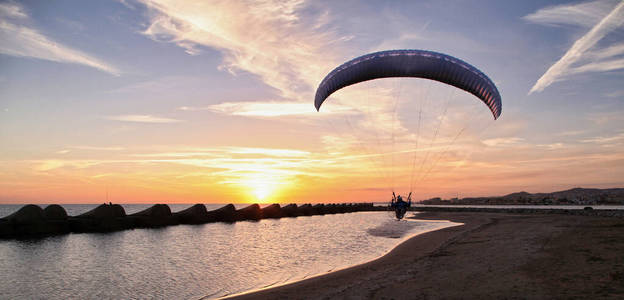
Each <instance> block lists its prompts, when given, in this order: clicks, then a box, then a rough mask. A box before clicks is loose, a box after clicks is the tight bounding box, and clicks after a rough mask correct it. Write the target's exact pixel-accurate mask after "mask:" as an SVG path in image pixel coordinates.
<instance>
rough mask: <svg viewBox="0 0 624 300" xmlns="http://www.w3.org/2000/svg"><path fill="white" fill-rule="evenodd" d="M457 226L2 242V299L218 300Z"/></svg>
mask: <svg viewBox="0 0 624 300" xmlns="http://www.w3.org/2000/svg"><path fill="white" fill-rule="evenodd" d="M448 225H450V224H449V223H448V222H445V223H439V222H396V221H391V220H390V219H389V217H388V214H386V213H385V212H360V213H352V214H342V215H327V216H312V217H299V218H283V219H270V220H269V219H267V220H262V221H259V222H238V223H233V224H225V223H212V224H204V225H196V226H190V225H180V226H172V227H166V228H159V229H136V230H126V231H119V232H113V233H90V234H68V235H62V236H53V237H47V238H44V239H36V240H8V241H0V258H2V259H1V260H0V290H1V291H2V292H3V297H6V298H22V299H25V298H28V299H32V298H51V299H67V298H124V299H130V298H175V299H180V298H184V299H188V298H198V297H202V296H206V295H209V296H214V297H217V296H223V295H226V294H231V293H237V292H242V291H245V290H250V289H255V288H261V287H265V286H268V285H274V284H281V283H285V282H287V281H292V280H297V279H302V278H304V277H307V276H312V275H316V274H320V273H324V272H327V271H329V270H333V269H337V268H342V267H346V266H349V265H354V264H358V263H361V262H364V261H368V260H371V259H373V258H375V257H378V256H380V255H382V254H384V253H385V252H387V251H389V250H390V249H391V248H392V247H394V246H395V245H396V244H398V243H399V242H400V240H401V239H400V238H397V237H403V238H405V237H406V236H409V235H410V234H413V233H414V232H416V231H421V230H422V231H426V230H430V229H431V228H435V227H442V226H448ZM388 233H390V234H388Z"/></svg>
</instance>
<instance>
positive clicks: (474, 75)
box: [314, 50, 502, 119]
mask: <svg viewBox="0 0 624 300" xmlns="http://www.w3.org/2000/svg"><path fill="white" fill-rule="evenodd" d="M387 77H417V78H426V79H431V80H435V81H439V82H443V83H446V84H449V85H452V86H455V87H457V88H460V89H462V90H465V91H467V92H469V93H471V94H473V95H475V96H477V97H478V98H479V99H481V101H483V103H485V104H486V105H487V106H488V108H489V109H490V111H491V112H492V114H493V115H494V119H497V118H498V117H499V116H500V114H501V112H502V105H501V96H500V94H499V93H498V89H497V88H496V86H495V85H494V83H493V82H492V80H490V78H488V77H487V76H486V75H485V74H483V72H481V71H479V70H478V69H477V68H475V67H473V66H472V65H470V64H468V63H466V62H464V61H462V60H460V59H458V58H455V57H452V56H449V55H446V54H442V53H438V52H433V51H426V50H388V51H381V52H375V53H370V54H366V55H363V56H360V57H358V58H355V59H352V60H350V61H348V62H346V63H344V64H342V65H340V66H339V67H337V68H335V69H334V70H333V71H331V72H330V73H329V74H328V75H327V76H326V77H325V78H324V79H323V81H321V84H320V85H319V87H318V89H317V90H316V96H315V99H314V106H315V107H316V109H317V110H319V109H320V107H321V105H322V104H323V102H324V101H325V99H327V97H329V95H331V94H332V93H334V92H335V91H337V90H339V89H341V88H343V87H346V86H349V85H352V84H356V83H359V82H363V81H367V80H372V79H378V78H387Z"/></svg>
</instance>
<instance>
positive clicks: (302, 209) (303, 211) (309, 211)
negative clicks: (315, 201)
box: [297, 204, 314, 216]
mask: <svg viewBox="0 0 624 300" xmlns="http://www.w3.org/2000/svg"><path fill="white" fill-rule="evenodd" d="M297 211H298V212H299V215H300V216H311V215H313V214H314V209H313V208H312V205H311V204H304V205H301V206H299V208H298V209H297Z"/></svg>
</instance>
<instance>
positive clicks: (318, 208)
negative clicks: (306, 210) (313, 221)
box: [312, 204, 327, 215]
mask: <svg viewBox="0 0 624 300" xmlns="http://www.w3.org/2000/svg"><path fill="white" fill-rule="evenodd" d="M312 211H313V213H312V214H313V215H324V214H326V213H327V207H326V206H325V204H315V205H313V206H312Z"/></svg>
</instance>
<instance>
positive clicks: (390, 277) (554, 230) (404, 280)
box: [233, 212, 624, 299]
mask: <svg viewBox="0 0 624 300" xmlns="http://www.w3.org/2000/svg"><path fill="white" fill-rule="evenodd" d="M417 218H418V219H430V220H450V221H453V222H460V223H464V225H462V226H455V227H450V228H445V229H442V230H438V231H433V232H428V233H425V234H422V235H418V236H416V237H413V238H411V239H409V240H407V241H405V242H404V243H402V244H401V245H399V246H397V247H396V248H395V249H393V250H392V251H391V252H389V253H388V254H387V255H385V256H383V257H381V258H379V259H376V260H374V261H371V262H369V263H366V264H362V265H359V266H355V267H352V268H348V269H344V270H340V271H337V272H333V273H329V274H326V275H323V276H318V277H314V278H310V279H306V280H303V281H299V282H295V283H291V284H288V285H284V286H279V287H275V288H269V289H264V290H260V291H255V292H252V293H247V294H244V295H237V296H236V297H233V298H235V299H336V298H338V299H438V298H443V299H484V298H485V299H500V298H506V299H526V298H530V299H543V298H559V299H560V298H591V299H603V298H619V299H622V298H623V297H624V219H623V218H605V217H589V216H573V215H518V214H513V215H512V214H502V213H447V212H429V213H421V214H418V215H417Z"/></svg>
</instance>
